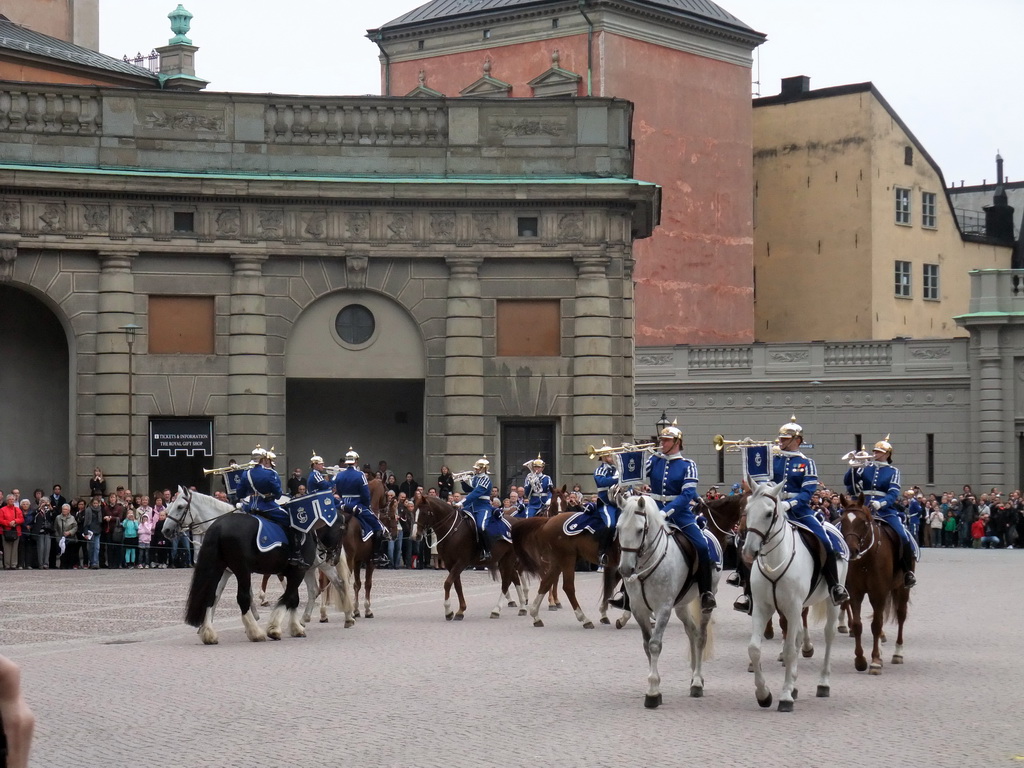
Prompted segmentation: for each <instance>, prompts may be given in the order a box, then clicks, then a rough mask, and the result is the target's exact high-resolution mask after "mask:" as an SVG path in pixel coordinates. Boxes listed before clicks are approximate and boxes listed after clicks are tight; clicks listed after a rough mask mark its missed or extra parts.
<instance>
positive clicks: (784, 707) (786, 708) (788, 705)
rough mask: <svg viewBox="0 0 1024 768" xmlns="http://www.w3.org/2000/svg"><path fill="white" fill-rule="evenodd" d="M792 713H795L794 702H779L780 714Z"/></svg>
mask: <svg viewBox="0 0 1024 768" xmlns="http://www.w3.org/2000/svg"><path fill="white" fill-rule="evenodd" d="M792 711H793V702H792V701H780V702H779V712H792Z"/></svg>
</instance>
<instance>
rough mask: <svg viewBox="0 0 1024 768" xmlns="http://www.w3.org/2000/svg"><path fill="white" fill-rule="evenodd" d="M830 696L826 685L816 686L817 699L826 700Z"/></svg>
mask: <svg viewBox="0 0 1024 768" xmlns="http://www.w3.org/2000/svg"><path fill="white" fill-rule="evenodd" d="M830 694H831V691H830V690H829V687H828V686H827V685H819V686H818V692H817V694H816V695H817V697H818V698H819V699H827V698H828V697H829V695H830Z"/></svg>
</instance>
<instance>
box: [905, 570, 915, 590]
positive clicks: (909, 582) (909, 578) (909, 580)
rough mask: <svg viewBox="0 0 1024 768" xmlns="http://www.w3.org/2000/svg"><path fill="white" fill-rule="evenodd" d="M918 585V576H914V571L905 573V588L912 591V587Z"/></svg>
mask: <svg viewBox="0 0 1024 768" xmlns="http://www.w3.org/2000/svg"><path fill="white" fill-rule="evenodd" d="M915 584H917V576H915V575H914V572H913V571H904V572H903V586H904V587H906V588H907V589H910V588H911V587H912V586H914V585H915Z"/></svg>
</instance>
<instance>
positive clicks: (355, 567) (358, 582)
mask: <svg viewBox="0 0 1024 768" xmlns="http://www.w3.org/2000/svg"><path fill="white" fill-rule="evenodd" d="M362 567H363V564H362V562H361V561H360V560H357V559H356V558H352V562H350V563H349V568H350V569H351V570H352V577H353V579H354V580H355V581H354V584H353V588H354V589H355V592H356V602H355V609H354V610H353V612H352V615H353V616H355V617H356V618H357V619H358V618H360V616H361V614H360V613H359V590H360V589H362V587H363V581H362V578H361V577H360V576H359V570H360V569H361V568H362Z"/></svg>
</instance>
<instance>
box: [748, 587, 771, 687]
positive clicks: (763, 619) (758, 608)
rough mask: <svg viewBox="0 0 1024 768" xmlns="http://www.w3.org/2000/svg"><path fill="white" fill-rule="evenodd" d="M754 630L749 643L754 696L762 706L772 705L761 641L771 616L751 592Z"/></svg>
mask: <svg viewBox="0 0 1024 768" xmlns="http://www.w3.org/2000/svg"><path fill="white" fill-rule="evenodd" d="M751 602H752V604H753V605H752V615H751V617H752V620H753V631H752V632H751V633H750V643H749V644H748V645H747V655H749V656H750V666H751V670H750V671H751V672H753V673H754V698H756V699H757V704H758V706H760V707H770V706H771V705H772V692H771V690H770V689H769V688H768V684H767V683H766V682H765V679H764V670H763V669H762V668H761V641H762V639H763V638H764V627H765V625H766V623H767V622H768V621H770V620H771V616H770V615H768V611H767V610H766V609H765V607H764V605H765V604H764V603H762V602H761V601H760V600H757V599H755V595H753V593H752V594H751Z"/></svg>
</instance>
